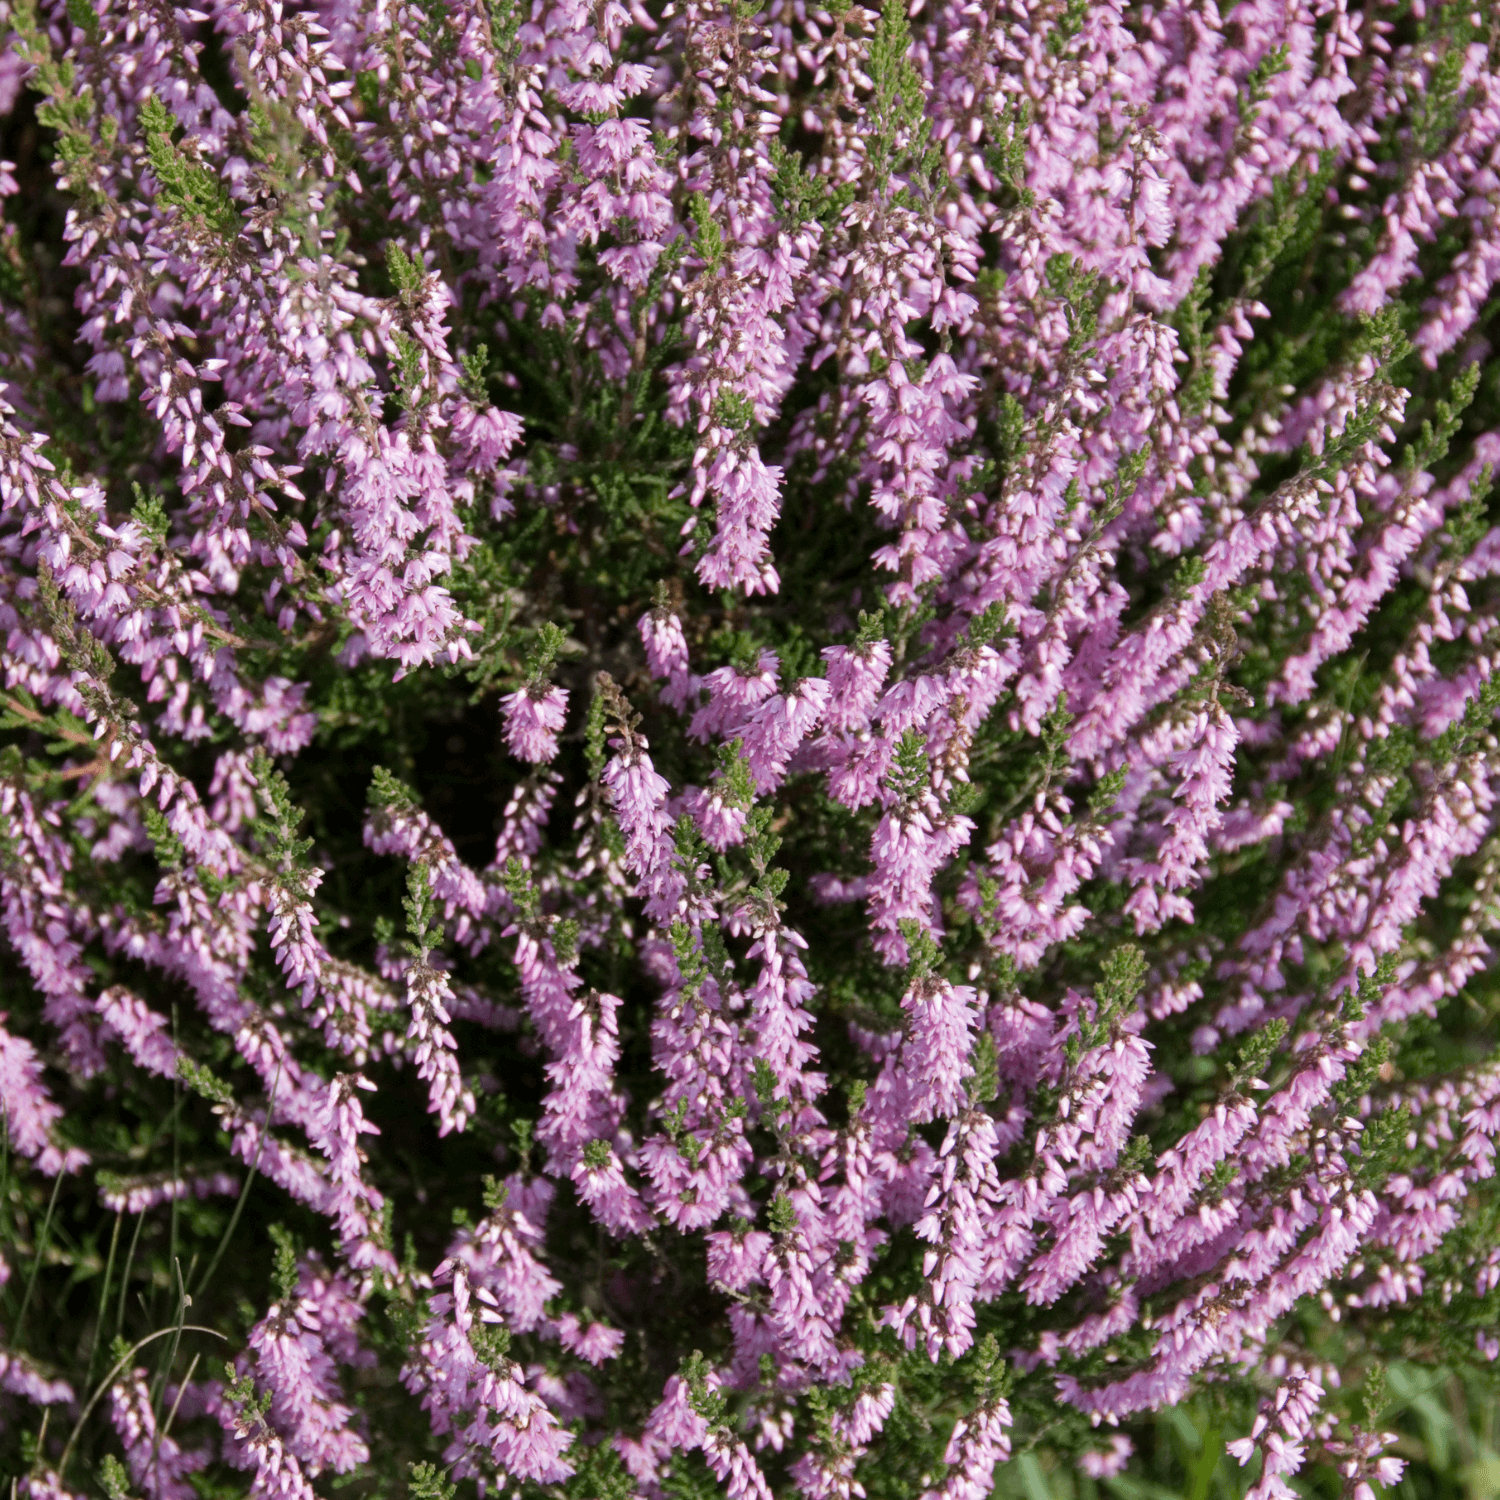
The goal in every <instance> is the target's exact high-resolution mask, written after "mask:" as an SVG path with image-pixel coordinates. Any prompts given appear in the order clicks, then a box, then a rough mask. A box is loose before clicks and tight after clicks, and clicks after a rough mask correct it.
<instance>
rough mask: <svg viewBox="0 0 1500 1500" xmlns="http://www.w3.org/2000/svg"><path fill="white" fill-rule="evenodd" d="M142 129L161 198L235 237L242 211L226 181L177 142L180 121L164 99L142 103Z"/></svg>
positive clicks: (218, 232)
mask: <svg viewBox="0 0 1500 1500" xmlns="http://www.w3.org/2000/svg"><path fill="white" fill-rule="evenodd" d="M140 121H141V130H142V131H143V132H144V134H145V137H146V157H147V160H149V161H150V163H151V171H152V173H153V174H154V175H155V177H156V190H157V193H158V195H159V196H160V197H161V199H162V200H163V201H164V202H166V203H170V204H171V205H172V206H173V207H174V208H176V209H179V210H180V211H181V213H182V215H183V217H184V218H185V219H187V220H188V221H189V222H190V223H192V224H194V225H197V226H201V227H203V228H206V229H208V230H211V231H212V232H213V233H214V234H216V235H218V236H219V237H220V238H222V239H224V240H226V241H229V240H233V239H234V237H235V236H236V235H238V234H239V231H240V211H239V209H238V208H237V207H236V206H235V203H234V200H233V199H232V198H231V197H230V196H229V193H228V192H227V191H226V189H225V187H224V184H223V183H222V182H220V181H219V179H218V177H217V176H216V175H215V174H214V172H213V171H212V170H211V169H210V168H209V167H207V166H205V165H204V163H203V162H201V161H199V160H198V159H197V157H196V156H195V155H192V154H190V153H189V152H188V151H186V150H184V149H183V148H182V147H180V146H176V145H173V143H172V133H173V131H174V130H175V128H176V124H177V122H176V121H175V120H174V119H173V118H172V116H171V115H170V114H169V113H168V112H167V108H166V106H165V105H164V104H163V103H162V102H161V100H160V99H158V98H156V96H155V95H152V96H151V97H150V98H149V99H147V100H146V102H145V103H144V104H142V106H141V114H140Z"/></svg>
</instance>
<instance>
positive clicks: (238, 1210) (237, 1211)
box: [192, 1061, 281, 1292]
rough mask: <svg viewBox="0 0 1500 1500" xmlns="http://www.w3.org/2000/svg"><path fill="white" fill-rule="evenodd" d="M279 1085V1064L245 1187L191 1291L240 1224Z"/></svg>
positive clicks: (209, 1275)
mask: <svg viewBox="0 0 1500 1500" xmlns="http://www.w3.org/2000/svg"><path fill="white" fill-rule="evenodd" d="M280 1085H281V1063H280V1062H279V1061H278V1062H277V1064H276V1076H275V1077H274V1078H273V1079H272V1080H271V1093H270V1097H269V1098H268V1099H267V1100H266V1123H265V1124H264V1125H262V1126H261V1130H260V1139H259V1140H258V1141H256V1143H255V1155H254V1156H253V1157H252V1158H251V1161H250V1170H249V1171H248V1172H247V1173H246V1174H245V1185H244V1187H242V1188H241V1189H240V1196H239V1198H238V1200H237V1201H236V1203H235V1205H234V1212H233V1213H232V1214H231V1215H230V1216H229V1223H228V1225H227V1226H226V1228H225V1230H224V1236H223V1238H222V1239H221V1240H220V1241H219V1245H218V1248H217V1249H216V1250H215V1251H214V1256H213V1259H212V1260H211V1261H209V1263H208V1265H207V1267H206V1268H205V1269H204V1272H203V1277H202V1279H201V1280H200V1281H198V1282H197V1283H195V1285H194V1286H193V1288H192V1290H193V1291H197V1292H201V1291H202V1290H203V1288H204V1287H206V1286H207V1285H208V1283H209V1281H210V1280H211V1279H212V1277H213V1274H214V1272H215V1271H216V1270H217V1269H218V1266H219V1261H220V1259H221V1257H222V1256H223V1254H224V1251H225V1250H226V1249H228V1247H229V1241H230V1239H231V1238H232V1237H233V1235H234V1231H235V1226H236V1225H237V1224H238V1223H239V1222H240V1215H241V1214H242V1213H243V1212H244V1211H245V1199H246V1198H248V1197H249V1196H250V1187H251V1184H252V1183H254V1181H255V1169H256V1168H257V1167H258V1166H259V1165H260V1154H261V1152H262V1151H264V1150H265V1148H266V1136H267V1135H269V1134H270V1131H271V1119H272V1116H273V1114H274V1112H275V1108H276V1090H277V1089H278V1088H279V1087H280Z"/></svg>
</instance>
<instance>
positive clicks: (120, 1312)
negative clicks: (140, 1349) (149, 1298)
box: [115, 1208, 146, 1338]
mask: <svg viewBox="0 0 1500 1500" xmlns="http://www.w3.org/2000/svg"><path fill="white" fill-rule="evenodd" d="M145 1222H146V1210H145V1209H144V1208H143V1209H142V1210H141V1211H140V1213H138V1214H137V1215H136V1216H135V1233H134V1234H133V1235H131V1236H130V1249H129V1250H128V1251H127V1252H126V1254H125V1270H124V1272H123V1274H122V1275H121V1277H120V1305H119V1308H118V1309H117V1310H116V1312H115V1337H116V1338H119V1336H120V1330H121V1329H122V1328H123V1327H124V1326H125V1294H126V1292H128V1291H129V1290H130V1266H131V1263H132V1262H133V1261H134V1260H135V1247H136V1246H137V1245H138V1244H140V1242H141V1225H142V1224H144V1223H145Z"/></svg>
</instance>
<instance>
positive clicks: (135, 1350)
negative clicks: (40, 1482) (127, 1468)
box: [57, 1323, 229, 1482]
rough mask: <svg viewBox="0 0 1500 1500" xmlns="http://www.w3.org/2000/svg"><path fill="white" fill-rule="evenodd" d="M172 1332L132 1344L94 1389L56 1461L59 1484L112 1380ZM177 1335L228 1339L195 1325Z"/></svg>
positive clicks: (158, 1332) (160, 1330) (160, 1331)
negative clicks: (147, 1347)
mask: <svg viewBox="0 0 1500 1500" xmlns="http://www.w3.org/2000/svg"><path fill="white" fill-rule="evenodd" d="M173 1331H174V1330H173V1329H171V1328H158V1329H157V1330H156V1332H155V1333H148V1334H147V1335H146V1337H145V1338H143V1339H140V1340H138V1341H137V1342H136V1343H134V1344H132V1345H131V1346H130V1348H128V1349H127V1350H126V1351H125V1352H124V1353H123V1354H122V1355H121V1356H120V1357H119V1359H117V1360H116V1361H115V1362H114V1364H113V1365H112V1366H111V1367H110V1371H109V1373H108V1374H107V1375H106V1376H105V1377H104V1379H103V1380H101V1381H100V1382H99V1384H98V1385H97V1386H95V1387H94V1394H93V1395H92V1396H90V1397H89V1399H88V1404H87V1405H86V1406H85V1407H84V1408H83V1410H82V1411H81V1412H79V1414H78V1420H77V1421H76V1422H75V1423H74V1424H73V1431H72V1432H71V1433H70V1434H69V1435H68V1442H67V1446H66V1447H65V1448H64V1449H63V1451H62V1457H61V1458H60V1459H58V1461H57V1477H58V1480H59V1482H61V1481H62V1479H63V1477H64V1476H65V1475H66V1474H67V1472H68V1460H69V1459H70V1458H71V1457H72V1456H73V1449H74V1447H75V1445H76V1444H77V1442H78V1434H79V1433H81V1432H82V1431H83V1424H84V1423H85V1422H87V1421H88V1419H89V1415H90V1413H91V1412H92V1411H93V1410H94V1408H95V1407H96V1406H97V1405H98V1404H99V1398H100V1397H101V1396H102V1395H103V1394H104V1393H105V1391H107V1390H108V1389H109V1388H110V1386H111V1385H112V1384H113V1383H114V1378H115V1376H116V1375H118V1374H119V1373H120V1371H121V1370H123V1369H124V1368H125V1366H126V1365H128V1364H129V1363H130V1361H131V1360H133V1359H134V1358H135V1357H136V1355H137V1354H139V1353H140V1351H141V1350H142V1349H144V1348H145V1347H146V1345H147V1344H154V1343H155V1342H156V1341H157V1339H164V1338H166V1336H167V1335H168V1334H169V1333H172V1332H173ZM175 1331H176V1332H178V1333H206V1334H209V1335H210V1336H211V1337H213V1338H216V1339H223V1340H224V1342H225V1343H228V1342H229V1340H228V1338H227V1337H226V1336H225V1335H224V1334H222V1333H220V1332H219V1331H218V1329H217V1328H203V1327H201V1326H200V1325H198V1324H197V1323H187V1324H184V1325H183V1327H182V1328H180V1329H177V1330H175Z"/></svg>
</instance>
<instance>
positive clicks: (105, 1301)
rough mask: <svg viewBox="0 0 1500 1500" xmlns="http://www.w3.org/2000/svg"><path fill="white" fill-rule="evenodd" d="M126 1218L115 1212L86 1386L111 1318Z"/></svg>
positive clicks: (119, 1212)
mask: <svg viewBox="0 0 1500 1500" xmlns="http://www.w3.org/2000/svg"><path fill="white" fill-rule="evenodd" d="M124 1217H125V1210H124V1209H123V1208H121V1209H117V1210H116V1211H115V1229H114V1233H113V1234H111V1235H110V1237H109V1260H108V1261H107V1262H106V1263H105V1266H104V1286H103V1288H102V1289H101V1290H100V1292H99V1320H98V1322H97V1323H95V1325H94V1342H93V1346H92V1347H91V1348H90V1349H89V1367H88V1371H87V1373H86V1374H85V1375H84V1378H83V1383H84V1385H85V1386H88V1384H89V1383H90V1382H91V1381H92V1380H93V1378H94V1361H95V1360H96V1359H98V1357H99V1341H100V1340H101V1339H102V1338H103V1337H104V1320H105V1318H106V1317H108V1316H109V1284H110V1282H111V1281H113V1280H114V1274H115V1251H116V1250H117V1249H118V1248H119V1245H120V1220H121V1219H123V1218H124Z"/></svg>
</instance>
